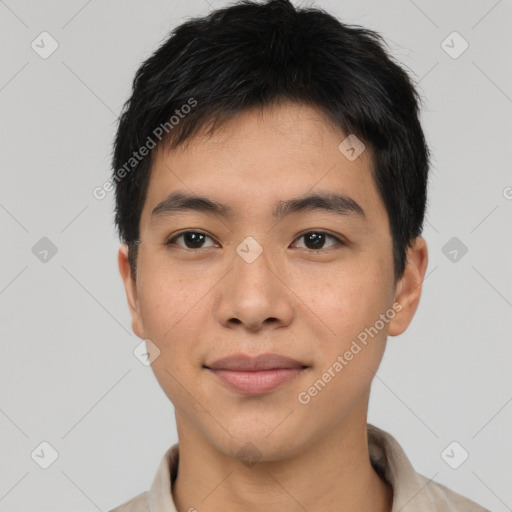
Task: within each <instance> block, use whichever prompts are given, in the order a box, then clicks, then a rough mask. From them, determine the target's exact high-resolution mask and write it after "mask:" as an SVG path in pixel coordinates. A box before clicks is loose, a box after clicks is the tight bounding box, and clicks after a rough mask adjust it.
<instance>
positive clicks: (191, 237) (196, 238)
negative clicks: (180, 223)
mask: <svg viewBox="0 0 512 512" xmlns="http://www.w3.org/2000/svg"><path fill="white" fill-rule="evenodd" d="M200 237H204V235H203V234H202V233H186V234H185V244H186V245H187V247H188V248H189V249H193V248H196V247H198V246H200V245H201V243H202V242H203V240H202V239H200ZM189 242H190V244H191V245H192V247H189Z"/></svg>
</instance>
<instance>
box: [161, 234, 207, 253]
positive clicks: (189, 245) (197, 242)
mask: <svg viewBox="0 0 512 512" xmlns="http://www.w3.org/2000/svg"><path fill="white" fill-rule="evenodd" d="M207 238H209V239H210V240H213V239H212V238H211V237H210V236H209V235H207V234H206V233H202V232H201V231H182V232H181V233H178V234H177V235H173V236H172V237H171V238H169V239H168V240H167V241H166V242H165V245H166V246H172V245H178V246H179V247H183V248H184V249H191V250H193V249H203V248H205V247H204V245H203V244H204V241H205V239H207ZM179 239H183V242H184V244H185V245H182V244H179V243H176V241H177V240H179ZM208 247H215V245H210V246H207V247H206V248H208Z"/></svg>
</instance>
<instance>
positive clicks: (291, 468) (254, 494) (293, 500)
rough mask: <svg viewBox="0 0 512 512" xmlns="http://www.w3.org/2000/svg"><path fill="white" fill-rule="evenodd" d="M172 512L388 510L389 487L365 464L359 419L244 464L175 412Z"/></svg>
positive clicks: (363, 430)
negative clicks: (276, 455)
mask: <svg viewBox="0 0 512 512" xmlns="http://www.w3.org/2000/svg"><path fill="white" fill-rule="evenodd" d="M176 420H177V425H178V437H179V469H178V475H177V478H176V480H175V482H174V485H173V499H174V503H175V504H176V508H177V510H178V512H189V511H194V510H197V511H201V512H218V511H220V510H237V511H240V512H256V511H261V510H265V511H268V512H277V511H279V512H281V511H282V510H293V511H295V510H297V511H304V510H307V511H308V512H320V511H321V512H326V511H334V510H336V511H347V512H348V511H355V510H357V511H358V512H366V511H368V512H370V511H372V512H390V511H391V508H392V500H393V492H392V489H391V487H390V486H389V485H388V484H386V483H385V482H384V481H383V480H382V479H381V478H380V477H379V476H378V474H377V473H376V472H375V470H374V469H373V467H372V465H371V463H370V458H369V454H368V441H367V431H366V416H365V417H364V421H359V422H356V423H352V424H342V425H341V426H339V428H337V429H336V430H335V431H333V432H331V433H330V434H329V435H323V436H321V440H319V441H318V442H316V443H314V444H310V445H308V446H305V447H300V448H298V449H297V452H296V453H295V454H294V456H293V457H290V458H287V459H285V460H282V459H279V460H271V461H268V460H261V461H257V462H256V463H255V464H253V465H246V464H244V463H243V462H241V461H240V460H238V459H236V458H234V457H231V456H229V455H227V454H226V453H224V452H221V451H219V450H218V449H217V448H216V447H215V446H213V445H212V444H211V443H209V442H208V440H207V439H205V437H204V436H202V435H201V434H200V433H199V432H198V431H197V430H195V428H194V426H193V425H192V424H190V423H189V422H188V421H187V420H186V418H184V417H183V416H181V415H180V414H179V413H178V412H177V413H176Z"/></svg>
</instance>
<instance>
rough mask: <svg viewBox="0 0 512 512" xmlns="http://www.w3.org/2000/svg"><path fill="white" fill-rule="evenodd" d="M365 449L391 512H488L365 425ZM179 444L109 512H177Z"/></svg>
mask: <svg viewBox="0 0 512 512" xmlns="http://www.w3.org/2000/svg"><path fill="white" fill-rule="evenodd" d="M368 447H369V452H370V460H371V462H372V465H373V467H374V468H375V470H376V471H377V472H378V473H379V474H380V475H381V477H383V478H384V479H386V480H387V481H388V482H389V483H390V484H391V486H392V487H393V508H392V511H391V512H434V511H435V512H456V511H457V512H489V510H487V509H485V508H483V507H481V506H480V505H477V504H476V503H475V502H473V501H471V500H469V499H468V498H465V497H464V496H461V495H460V494H457V493H455V492H453V491H451V490H450V489H448V488H447V487H445V486H444V485H441V484H438V483H436V482H434V481H432V480H429V479H428V478H426V477H425V476H423V475H421V474H419V473H416V471H415V470H414V468H413V467H412V465H411V463H410V462H409V459H408V458H407V456H406V455H405V453H404V451H403V449H402V448H401V446H400V445H399V444H398V442H397V441H396V440H395V438H394V437H393V436H391V435H390V434H388V433H387V432H384V431H383V430H380V429H379V428H377V427H374V426H373V425H370V424H368ZM178 461H179V453H178V444H175V445H173V446H171V447H170V448H169V449H168V450H167V452H166V453H165V455H164V457H163V459H162V461H161V463H160V466H159V467H158V470H157V472H156V475H155V478H154V480H153V484H152V486H151V489H150V490H149V491H148V492H143V493H141V494H139V495H137V496H135V497H134V498H132V499H131V500H129V501H127V502H126V503H124V504H122V505H120V506H119V507H117V508H115V509H113V510H111V511H110V512H177V510H176V506H175V505H174V501H173V498H172V492H171V484H172V483H173V482H174V480H175V478H176V474H177V471H178Z"/></svg>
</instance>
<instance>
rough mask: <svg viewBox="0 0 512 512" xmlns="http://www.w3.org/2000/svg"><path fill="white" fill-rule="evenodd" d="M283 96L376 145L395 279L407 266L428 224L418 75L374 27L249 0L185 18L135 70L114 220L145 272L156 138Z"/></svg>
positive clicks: (116, 156)
mask: <svg viewBox="0 0 512 512" xmlns="http://www.w3.org/2000/svg"><path fill="white" fill-rule="evenodd" d="M283 100H288V101H293V102H297V103H301V104H305V105H309V106H313V107H315V108H317V109H319V110H321V111H322V112H324V113H325V114H326V115H327V116H328V118H329V119H330V120H332V121H333V122H334V124H335V125H336V126H338V127H340V128H341V130H342V131H343V132H344V133H345V134H346V135H347V136H348V135H349V134H353V135H355V136H356V137H357V138H359V139H360V140H361V141H363V143H364V144H365V146H367V148H368V149H370V152H371V153H370V154H371V156H372V164H373V165H372V175H373V179H374V181H375V183H376V185H377V189H378V192H379V194H380V196H381V198H382V200H383V202H384V204H385V207H386V210H387V213H388V216H389V220H390V231H391V235H392V239H393V261H394V276H395V280H398V279H399V278H400V277H402V275H403V272H404V269H405V264H406V254H407V248H408V247H410V246H411V245H412V242H413V241H414V239H415V238H416V237H418V236H420V235H421V232H422V229H423V220H424V215H425V208H426V200H427V181H428V170H429V149H428V147H427V144H426V142H425V137H424V134H423V130H422V128H421V124H420V121H419V107H420V103H421V98H420V95H419V93H418V91H417V90H416V88H415V86H414V84H413V81H412V80H411V78H410V77H409V75H408V74H407V72H406V71H405V70H404V69H403V68H402V67H401V66H400V65H399V64H398V63H396V62H395V61H394V59H393V57H392V56H391V55H390V54H389V52H388V51H387V49H386V42H385V41H384V40H383V38H382V36H380V35H379V34H378V33H376V32H374V31H372V30H369V29H365V28H363V27H360V26H357V25H347V24H344V23H342V22H340V21H339V20H337V19H336V18H335V17H333V16H332V15H330V14H328V13H327V12H325V11H324V10H322V9H318V8H311V7H309V8H296V7H294V6H293V4H292V3H291V2H290V1H289V0H269V1H266V2H265V3H257V2H255V1H249V0H244V1H240V2H238V3H236V4H234V5H232V6H230V7H225V8H222V9H218V10H216V11H213V12H211V13H210V14H209V15H207V16H205V17H198V18H192V19H190V20H188V21H186V22H185V23H183V24H182V25H180V26H178V27H176V28H175V29H174V30H173V31H172V32H171V34H170V36H169V37H168V38H167V39H166V40H165V42H164V43H163V44H162V45H161V46H160V47H159V48H158V49H157V50H156V51H155V52H154V53H153V54H152V55H151V56H150V57H149V58H148V59H147V60H146V61H145V62H143V64H142V65H141V66H140V68H139V69H138V71H137V73H136V75H135V78H134V80H133V90H132V95H131V97H130V98H129V99H128V101H126V103H125V104H124V107H123V110H122V113H121V115H120V118H119V125H118V130H117V134H116V137H115V141H114V147H113V156H112V166H113V182H114V184H115V194H116V205H115V223H116V225H117V228H118V232H119V236H120V238H121V240H122V242H123V243H126V244H128V246H129V262H130V267H131V271H132V276H133V277H134V278H135V276H136V260H137V243H138V239H139V225H140V218H141V213H142V209H143V206H144V202H145V198H146V194H147V190H148V185H149V179H150V175H151V165H152V162H153V160H154V159H153V157H152V155H153V154H154V152H152V151H151V149H152V148H153V147H155V146H156V145H161V144H163V145H164V146H165V147H167V148H168V149H173V148H177V147H178V146H180V145H182V144H183V143H185V142H186V141H190V139H191V138H192V137H193V135H195V134H196V133H198V132H199V131H200V130H203V129H207V128H208V130H209V133H213V132H214V131H215V129H216V128H217V127H218V126H220V125H221V124H222V123H223V122H224V121H226V120H228V119H229V118H232V117H233V116H236V115H237V114H238V113H240V112H242V111H245V110H248V109H251V108H254V107H266V106H270V105H272V104H274V103H278V102H280V101H283ZM182 114H184V115H182ZM164 132H165V133H164ZM340 142H341V141H340ZM142 148H146V151H143V150H142ZM139 150H140V154H141V155H143V154H145V156H141V155H139ZM135 153H136V154H137V156H136V157H135V156H134V155H135Z"/></svg>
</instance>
